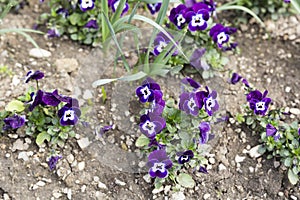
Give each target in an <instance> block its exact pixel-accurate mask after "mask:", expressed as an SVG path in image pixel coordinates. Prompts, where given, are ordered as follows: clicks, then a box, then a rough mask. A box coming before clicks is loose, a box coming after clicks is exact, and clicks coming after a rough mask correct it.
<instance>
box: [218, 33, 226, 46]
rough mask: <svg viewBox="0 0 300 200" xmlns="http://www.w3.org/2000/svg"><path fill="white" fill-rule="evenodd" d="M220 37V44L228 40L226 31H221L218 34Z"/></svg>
mask: <svg viewBox="0 0 300 200" xmlns="http://www.w3.org/2000/svg"><path fill="white" fill-rule="evenodd" d="M217 38H218V44H222V43H223V42H225V41H226V40H227V35H226V34H225V33H224V32H221V33H219V34H218V35H217Z"/></svg>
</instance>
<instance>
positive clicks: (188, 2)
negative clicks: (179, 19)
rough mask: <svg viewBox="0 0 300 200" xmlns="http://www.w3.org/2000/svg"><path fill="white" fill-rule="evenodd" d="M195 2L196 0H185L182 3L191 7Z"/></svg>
mask: <svg viewBox="0 0 300 200" xmlns="http://www.w3.org/2000/svg"><path fill="white" fill-rule="evenodd" d="M195 3H197V2H196V0H185V1H184V4H185V5H186V7H187V8H191V7H193V5H194V4H195Z"/></svg>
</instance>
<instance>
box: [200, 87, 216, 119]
mask: <svg viewBox="0 0 300 200" xmlns="http://www.w3.org/2000/svg"><path fill="white" fill-rule="evenodd" d="M216 98H217V92H216V91H215V90H213V91H212V92H211V93H210V94H209V95H208V96H207V97H204V99H203V101H204V105H205V111H206V112H207V114H208V115H209V116H212V115H213V113H214V112H216V111H217V110H219V104H218V101H217V99H216Z"/></svg>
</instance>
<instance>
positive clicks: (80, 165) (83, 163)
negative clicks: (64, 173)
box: [77, 161, 85, 171]
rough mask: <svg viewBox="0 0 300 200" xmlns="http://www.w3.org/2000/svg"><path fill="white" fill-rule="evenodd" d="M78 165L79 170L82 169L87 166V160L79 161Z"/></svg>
mask: <svg viewBox="0 0 300 200" xmlns="http://www.w3.org/2000/svg"><path fill="white" fill-rule="evenodd" d="M77 166H78V170H79V171H82V170H84V168H85V162H84V161H82V162H79V163H78V165H77Z"/></svg>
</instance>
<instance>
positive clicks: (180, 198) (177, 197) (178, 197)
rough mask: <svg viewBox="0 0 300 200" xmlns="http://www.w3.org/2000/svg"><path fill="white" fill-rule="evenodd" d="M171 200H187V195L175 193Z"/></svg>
mask: <svg viewBox="0 0 300 200" xmlns="http://www.w3.org/2000/svg"><path fill="white" fill-rule="evenodd" d="M170 200H185V195H184V193H183V192H175V193H173V194H172V195H171V198H170Z"/></svg>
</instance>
